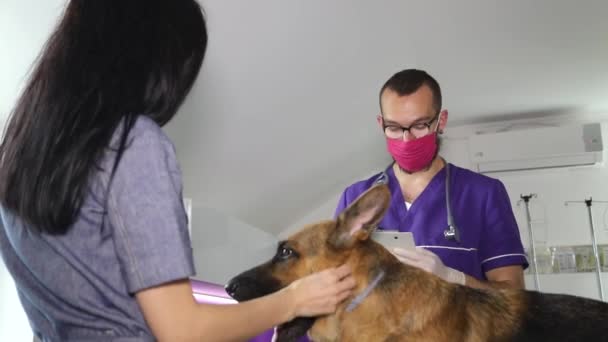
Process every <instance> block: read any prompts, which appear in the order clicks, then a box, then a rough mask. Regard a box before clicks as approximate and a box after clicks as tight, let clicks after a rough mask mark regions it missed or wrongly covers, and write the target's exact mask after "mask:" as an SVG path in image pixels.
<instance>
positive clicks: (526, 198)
mask: <svg viewBox="0 0 608 342" xmlns="http://www.w3.org/2000/svg"><path fill="white" fill-rule="evenodd" d="M519 197H520V198H521V199H522V200H523V201H524V203H525V205H526V221H527V222H528V234H529V236H530V252H531V253H532V265H534V288H536V291H540V279H539V276H538V262H537V261H536V247H535V246H534V241H535V240H534V232H533V230H532V217H531V216H530V198H532V197H536V194H529V195H520V196H519Z"/></svg>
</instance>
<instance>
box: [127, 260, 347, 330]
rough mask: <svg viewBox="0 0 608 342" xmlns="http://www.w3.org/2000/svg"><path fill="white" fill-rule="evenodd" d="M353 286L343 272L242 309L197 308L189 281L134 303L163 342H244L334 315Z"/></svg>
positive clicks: (306, 282) (147, 294) (230, 306)
mask: <svg viewBox="0 0 608 342" xmlns="http://www.w3.org/2000/svg"><path fill="white" fill-rule="evenodd" d="M354 285H355V282H354V280H353V278H352V277H351V276H350V269H348V267H347V266H341V267H339V268H334V269H328V270H325V271H323V272H319V273H316V274H313V275H311V276H308V277H306V278H303V279H300V280H298V281H296V282H294V283H292V284H291V285H290V286H288V287H286V288H284V289H282V290H280V291H278V292H275V293H273V294H270V295H267V296H264V297H261V298H257V299H254V300H250V301H247V302H243V303H239V304H226V305H211V304H198V303H197V302H196V301H195V300H194V297H193V295H192V288H191V286H190V282H189V281H188V280H187V279H184V280H180V281H176V282H172V283H168V284H164V285H160V286H156V287H153V288H149V289H145V290H142V291H140V292H138V293H137V294H136V298H137V301H138V303H139V305H140V307H141V309H142V311H143V313H144V316H145V318H146V321H147V323H148V325H149V326H150V328H151V329H152V332H153V334H154V335H155V337H156V338H157V339H158V340H159V341H241V340H246V339H247V338H250V337H253V336H255V335H258V334H260V333H262V332H263V331H264V330H267V329H270V328H271V327H273V326H275V325H278V324H281V323H284V322H287V321H289V320H291V319H293V318H295V317H297V316H318V315H322V314H327V313H331V312H333V311H335V309H336V306H337V304H338V303H340V302H342V301H343V300H344V299H345V298H346V297H348V296H349V295H350V291H351V289H352V288H353V287H354Z"/></svg>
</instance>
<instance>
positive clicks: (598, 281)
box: [564, 197, 608, 301]
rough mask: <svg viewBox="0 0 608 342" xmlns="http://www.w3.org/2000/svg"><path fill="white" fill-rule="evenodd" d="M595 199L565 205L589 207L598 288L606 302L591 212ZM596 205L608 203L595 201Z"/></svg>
mask: <svg viewBox="0 0 608 342" xmlns="http://www.w3.org/2000/svg"><path fill="white" fill-rule="evenodd" d="M593 202H594V201H593V199H592V198H591V197H589V199H586V200H584V201H566V202H564V205H568V204H569V203H585V205H586V206H587V213H588V214H589V227H590V228H591V242H592V244H593V255H594V256H595V274H596V276H597V286H598V287H599V292H600V299H601V300H602V301H604V285H603V282H602V266H601V265H600V255H599V253H598V249H597V238H596V236H595V227H594V225H593V213H592V211H591V205H592V204H593ZM595 203H608V201H595Z"/></svg>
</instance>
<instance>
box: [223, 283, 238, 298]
mask: <svg viewBox="0 0 608 342" xmlns="http://www.w3.org/2000/svg"><path fill="white" fill-rule="evenodd" d="M239 286H240V285H239V282H238V280H236V279H234V280H231V281H230V282H228V284H226V286H225V287H224V289H225V290H226V293H228V295H229V296H230V297H232V298H234V296H236V294H237V291H238V290H239Z"/></svg>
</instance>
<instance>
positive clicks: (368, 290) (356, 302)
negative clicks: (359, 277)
mask: <svg viewBox="0 0 608 342" xmlns="http://www.w3.org/2000/svg"><path fill="white" fill-rule="evenodd" d="M382 278H384V271H383V270H380V273H378V275H377V276H376V278H374V280H372V282H371V283H370V284H369V285H367V287H366V288H365V289H364V290H363V292H361V293H359V294H358V295H357V296H356V297H355V298H353V300H352V301H351V302H350V303H348V306H347V307H346V312H351V311H353V310H354V309H355V308H357V306H359V304H361V303H362V302H363V300H364V299H365V298H367V296H369V294H370V293H371V292H372V291H373V290H374V288H375V287H376V286H378V283H379V282H380V280H382Z"/></svg>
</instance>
